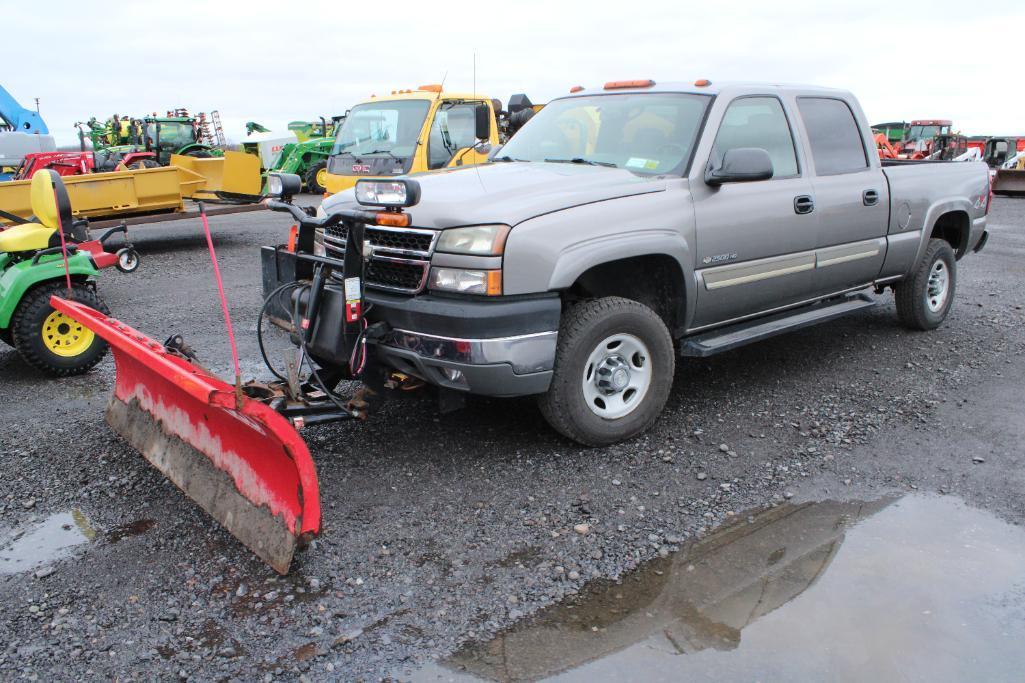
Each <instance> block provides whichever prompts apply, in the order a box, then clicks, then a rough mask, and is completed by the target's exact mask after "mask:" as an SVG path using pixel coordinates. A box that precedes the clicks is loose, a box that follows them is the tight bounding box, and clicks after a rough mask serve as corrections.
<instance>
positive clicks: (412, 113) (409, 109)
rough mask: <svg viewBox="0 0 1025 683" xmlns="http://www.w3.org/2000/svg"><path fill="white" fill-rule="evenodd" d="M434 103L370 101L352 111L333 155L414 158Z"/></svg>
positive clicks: (337, 137)
mask: <svg viewBox="0 0 1025 683" xmlns="http://www.w3.org/2000/svg"><path fill="white" fill-rule="evenodd" d="M430 106H431V103H430V101H428V100H392V101H382V102H368V103H367V104H359V105H356V106H355V107H353V108H352V111H350V112H349V115H348V116H347V117H345V121H344V122H343V123H342V125H341V127H340V128H339V129H338V135H337V136H336V137H335V146H334V149H332V150H331V153H332V154H351V155H353V156H370V155H373V154H382V155H388V154H391V155H392V156H395V157H411V156H413V154H414V152H416V143H417V140H418V139H419V138H420V131H421V130H422V129H423V125H424V119H426V118H427V110H428V109H429V108H430Z"/></svg>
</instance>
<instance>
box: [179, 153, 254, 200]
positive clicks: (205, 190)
mask: <svg viewBox="0 0 1025 683" xmlns="http://www.w3.org/2000/svg"><path fill="white" fill-rule="evenodd" d="M171 166H177V167H178V168H181V169H184V170H187V171H189V172H191V173H195V174H196V175H199V176H202V177H203V178H205V179H206V182H205V183H204V184H203V185H202V186H201V187H198V188H191V187H190V188H189V190H190V192H189V194H184V193H183V196H185V197H194V198H195V199H203V198H204V197H208V196H211V195H212V194H213V193H214V192H232V193H235V194H250V195H256V194H260V188H261V184H262V183H261V180H260V158H259V157H258V156H256V155H253V154H246V153H245V152H225V153H224V156H223V157H208V158H205V159H201V158H198V157H187V156H180V155H178V154H173V155H171Z"/></svg>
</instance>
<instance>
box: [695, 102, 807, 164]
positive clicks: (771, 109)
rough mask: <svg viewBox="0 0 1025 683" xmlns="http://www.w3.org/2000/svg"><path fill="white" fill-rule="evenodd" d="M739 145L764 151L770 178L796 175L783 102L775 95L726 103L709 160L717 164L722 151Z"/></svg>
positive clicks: (724, 152)
mask: <svg viewBox="0 0 1025 683" xmlns="http://www.w3.org/2000/svg"><path fill="white" fill-rule="evenodd" d="M741 147H758V148H760V149H764V150H765V151H766V152H768V153H769V158H770V159H772V177H773V179H775V178H793V177H794V176H797V175H799V173H798V168H797V154H796V153H795V152H794V138H793V136H792V135H791V134H790V125H789V123H787V116H786V114H785V113H784V112H783V105H781V104H780V102H779V100H778V99H776V98H775V97H743V98H741V99H738V100H734V101H733V102H732V103H731V104H730V106H729V108H728V109H727V110H726V114H725V115H724V116H723V120H722V124H721V125H720V126H719V132H718V134H717V135H716V136H715V145H714V146H713V147H712V161H713V163H714V164H715V165H719V164H720V163H722V158H723V155H724V154H726V152H728V151H729V150H731V149H739V148H741Z"/></svg>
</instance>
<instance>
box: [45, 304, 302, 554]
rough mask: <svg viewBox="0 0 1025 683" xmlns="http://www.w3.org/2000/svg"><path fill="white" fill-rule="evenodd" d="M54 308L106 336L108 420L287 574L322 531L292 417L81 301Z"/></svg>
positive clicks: (187, 491) (227, 525)
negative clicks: (110, 388) (111, 376)
mask: <svg viewBox="0 0 1025 683" xmlns="http://www.w3.org/2000/svg"><path fill="white" fill-rule="evenodd" d="M50 303H51V305H53V307H54V308H55V309H57V310H59V311H61V312H63V313H65V314H66V315H69V316H71V317H72V318H74V319H75V320H77V321H79V322H81V323H82V324H83V325H85V326H86V327H88V328H89V329H91V330H92V331H93V332H95V333H96V334H98V335H99V336H100V337H102V338H103V339H105V340H106V341H107V342H108V343H109V344H110V347H111V349H112V351H113V352H114V362H115V364H116V367H117V378H116V381H115V384H114V393H113V395H112V396H111V398H110V403H109V405H108V407H107V423H108V424H110V426H111V428H113V429H114V431H116V432H117V433H118V434H120V435H121V436H122V437H123V438H124V439H125V440H126V441H128V443H130V444H131V445H132V446H133V447H134V448H136V449H137V450H138V451H139V452H141V453H142V455H143V456H144V457H145V458H146V459H147V460H149V461H150V463H152V464H153V465H154V466H155V467H156V468H157V469H158V470H160V471H161V472H163V473H164V475H165V476H167V478H168V479H170V480H171V481H173V482H174V483H175V484H176V485H177V486H178V487H179V488H180V489H181V490H182V491H184V492H185V494H186V495H187V496H189V497H190V498H192V499H193V500H194V501H195V502H196V503H197V504H198V505H199V506H200V507H202V508H203V509H204V510H206V511H207V512H208V513H210V515H211V516H213V518H214V519H216V520H217V521H218V522H220V523H221V524H222V525H223V526H224V528H225V529H227V530H228V531H229V532H231V533H232V534H233V535H234V536H235V537H236V538H238V539H239V540H240V541H242V543H244V544H245V545H246V546H248V547H249V548H250V549H251V550H252V551H253V552H254V553H256V555H258V556H259V557H260V558H261V559H262V560H264V561H265V562H266V563H267V564H269V565H270V566H271V567H273V568H274V570H275V571H277V572H279V573H281V574H285V573H287V572H288V567H289V564H290V563H291V561H292V555H293V553H294V552H295V550H296V547H297V546H299V545H301V544H304V543H305V542H306V541H308V540H309V539H310V538H312V537H313V536H314V535H316V534H318V533H319V532H320V496H319V492H318V485H317V474H316V470H315V468H314V465H313V460H312V459H311V457H310V453H309V450H308V449H307V448H306V444H305V442H304V441H303V440H302V438H301V437H300V436H299V434H298V433H297V432H296V431H295V429H293V427H292V425H291V424H290V423H289V422H288V420H286V419H285V418H284V417H282V416H281V415H279V414H278V413H276V412H275V411H273V410H272V409H270V408H269V407H267V406H266V405H264V404H263V403H260V402H258V401H254V400H250V399H248V398H244V397H243V398H242V399H241V405H239V404H238V399H237V398H236V394H235V390H234V387H232V386H231V385H230V384H228V383H226V382H224V381H222V380H220V379H218V378H216V377H214V376H213V375H211V374H210V373H208V372H207V371H205V370H203V369H201V368H199V367H197V366H196V365H194V364H192V363H190V362H189V361H188V360H186V359H184V358H182V357H180V356H178V355H176V354H173V353H170V352H168V351H167V350H166V349H165V348H164V346H163V345H162V344H159V343H157V342H155V341H154V340H152V339H150V338H148V337H146V336H145V335H143V334H141V333H140V332H137V331H136V330H134V329H132V328H131V327H128V326H127V325H125V324H123V323H121V322H119V321H118V320H115V319H113V318H109V317H107V316H105V315H103V314H102V313H100V312H99V311H96V310H95V309H92V308H89V307H88V306H85V305H83V304H81V303H77V302H74V301H68V300H65V299H61V298H59V297H57V296H54V297H52V298H51V300H50Z"/></svg>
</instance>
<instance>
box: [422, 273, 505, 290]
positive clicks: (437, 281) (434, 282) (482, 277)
mask: <svg viewBox="0 0 1025 683" xmlns="http://www.w3.org/2000/svg"><path fill="white" fill-rule="evenodd" d="M430 286H431V289H436V290H440V291H445V292H458V293H460V294H484V295H486V296H501V294H502V271H500V270H476V269H466V268H431V285H430Z"/></svg>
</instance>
